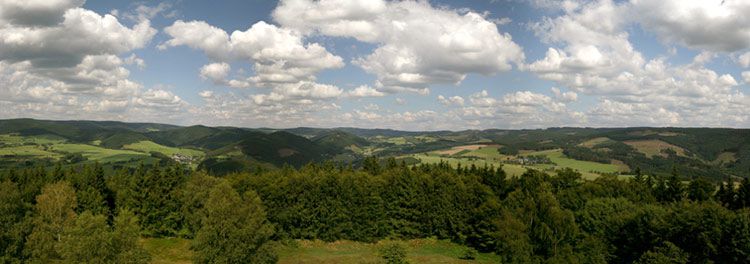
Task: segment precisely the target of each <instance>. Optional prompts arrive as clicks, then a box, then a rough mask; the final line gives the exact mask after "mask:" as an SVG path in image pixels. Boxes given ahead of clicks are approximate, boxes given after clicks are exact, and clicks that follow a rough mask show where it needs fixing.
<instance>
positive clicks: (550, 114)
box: [449, 90, 586, 128]
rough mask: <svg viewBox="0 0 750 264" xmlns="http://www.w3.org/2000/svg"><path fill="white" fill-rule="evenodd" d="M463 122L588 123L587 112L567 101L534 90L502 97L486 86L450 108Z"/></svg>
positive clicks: (488, 124)
mask: <svg viewBox="0 0 750 264" xmlns="http://www.w3.org/2000/svg"><path fill="white" fill-rule="evenodd" d="M449 115H454V116H455V117H456V119H458V120H462V121H463V122H464V123H463V124H461V125H463V126H469V127H477V128H492V127H506V128H529V127H549V126H570V125H582V124H585V123H586V117H585V115H584V114H583V113H580V112H577V111H573V110H571V109H569V108H568V107H567V105H566V104H565V102H563V101H560V100H557V99H554V98H551V97H549V96H546V95H543V94H540V93H535V92H531V91H516V92H510V93H507V94H504V95H503V96H502V97H500V98H495V97H492V96H490V95H489V93H488V92H487V91H486V90H483V91H481V92H478V93H474V94H472V95H470V96H469V103H468V104H467V105H466V106H464V107H461V108H459V109H456V110H453V111H450V112H449Z"/></svg>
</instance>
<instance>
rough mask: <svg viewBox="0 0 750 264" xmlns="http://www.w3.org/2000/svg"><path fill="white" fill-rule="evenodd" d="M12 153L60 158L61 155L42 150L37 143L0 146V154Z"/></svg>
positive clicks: (15, 154)
mask: <svg viewBox="0 0 750 264" xmlns="http://www.w3.org/2000/svg"><path fill="white" fill-rule="evenodd" d="M6 155H13V156H34V157H39V158H53V159H57V158H60V157H61V156H62V155H60V154H59V153H54V152H50V151H46V150H44V148H43V147H41V146H37V145H21V146H11V147H4V148H0V156H6Z"/></svg>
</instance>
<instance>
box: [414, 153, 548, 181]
mask: <svg viewBox="0 0 750 264" xmlns="http://www.w3.org/2000/svg"><path fill="white" fill-rule="evenodd" d="M404 157H412V158H415V159H418V160H419V161H420V162H421V163H428V164H435V163H440V162H441V161H442V162H446V163H448V164H450V165H451V166H452V167H454V168H455V167H457V166H458V164H461V166H462V167H468V166H471V165H474V166H477V167H484V166H485V165H487V166H494V167H495V168H497V167H500V166H503V170H504V171H505V174H507V175H508V176H514V177H517V176H521V174H523V173H524V172H526V170H527V169H540V168H537V167H530V166H523V165H517V164H503V163H502V162H500V161H497V160H484V159H476V158H466V157H460V158H457V157H443V156H438V155H433V154H429V153H420V154H411V155H406V156H402V157H400V158H404Z"/></svg>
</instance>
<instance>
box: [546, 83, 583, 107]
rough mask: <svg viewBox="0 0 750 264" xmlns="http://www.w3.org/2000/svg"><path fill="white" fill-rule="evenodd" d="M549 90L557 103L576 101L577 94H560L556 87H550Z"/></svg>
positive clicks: (570, 92)
mask: <svg viewBox="0 0 750 264" xmlns="http://www.w3.org/2000/svg"><path fill="white" fill-rule="evenodd" d="M550 90H551V91H552V94H554V95H555V98H557V100H559V101H562V102H566V103H567V102H575V101H578V94H577V93H575V92H572V91H569V92H562V91H560V89H559V88H557V87H552V88H551V89H550Z"/></svg>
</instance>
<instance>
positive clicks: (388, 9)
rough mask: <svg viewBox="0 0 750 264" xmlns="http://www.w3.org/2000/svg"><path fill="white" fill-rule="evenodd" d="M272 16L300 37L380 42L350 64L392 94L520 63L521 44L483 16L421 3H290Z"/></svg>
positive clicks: (368, 0) (377, 0) (329, 0)
mask: <svg viewBox="0 0 750 264" xmlns="http://www.w3.org/2000/svg"><path fill="white" fill-rule="evenodd" d="M273 17H274V19H275V20H276V21H278V22H279V23H280V24H281V25H283V26H284V27H289V28H294V29H296V30H298V31H300V32H304V33H305V34H316V33H317V34H322V35H327V36H336V37H352V38H355V39H357V40H359V41H363V42H367V43H374V44H378V45H379V46H378V47H377V48H376V49H375V50H374V51H373V53H372V54H369V55H366V56H363V57H360V58H356V59H355V60H354V61H353V63H354V64H356V65H358V66H360V67H362V68H363V69H364V70H365V71H367V72H370V73H373V74H375V75H376V76H377V78H378V82H377V84H376V86H378V87H386V88H388V87H390V90H391V91H393V92H400V91H424V90H414V89H415V88H420V89H422V88H425V87H426V86H428V85H429V84H433V83H458V82H461V81H462V80H463V79H464V78H465V77H466V75H467V74H469V73H479V74H485V75H491V74H495V73H497V72H501V71H507V70H510V69H511V68H512V65H511V64H512V63H515V64H517V65H520V64H522V63H523V61H524V53H523V50H522V48H521V47H520V46H518V45H517V44H516V43H515V42H513V40H512V38H511V36H510V35H509V34H507V33H501V32H500V31H499V30H498V28H497V24H495V23H493V22H492V21H490V19H487V18H485V17H484V15H482V14H478V13H475V12H471V11H468V12H467V11H457V10H451V9H447V8H436V7H433V6H431V5H430V4H429V3H427V2H426V1H418V2H417V1H394V2H387V1H382V0H375V1H372V0H358V1H342V0H321V1H311V0H288V1H282V2H281V3H280V4H279V6H278V7H277V8H276V9H275V10H274V12H273ZM423 93H424V92H423Z"/></svg>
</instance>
